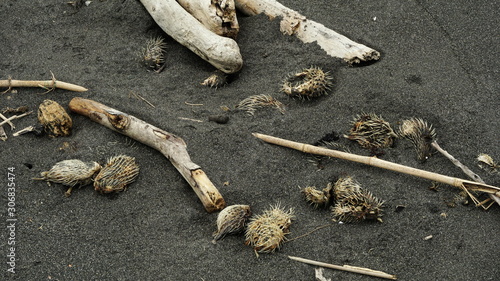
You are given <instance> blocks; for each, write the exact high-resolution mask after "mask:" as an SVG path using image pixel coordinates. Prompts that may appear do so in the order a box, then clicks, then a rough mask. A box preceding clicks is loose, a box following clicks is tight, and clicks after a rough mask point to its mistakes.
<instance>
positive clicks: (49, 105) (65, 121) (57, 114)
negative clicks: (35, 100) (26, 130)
mask: <svg viewBox="0 0 500 281" xmlns="http://www.w3.org/2000/svg"><path fill="white" fill-rule="evenodd" d="M38 121H40V123H41V124H42V125H43V127H44V129H45V132H46V133H47V134H49V135H50V136H51V137H60V136H69V135H70V134H71V129H72V127H73V121H72V120H71V117H69V115H68V113H67V112H66V110H64V108H63V107H62V106H60V105H59V104H58V103H57V102H55V101H52V100H44V101H43V102H42V104H40V107H39V108H38Z"/></svg>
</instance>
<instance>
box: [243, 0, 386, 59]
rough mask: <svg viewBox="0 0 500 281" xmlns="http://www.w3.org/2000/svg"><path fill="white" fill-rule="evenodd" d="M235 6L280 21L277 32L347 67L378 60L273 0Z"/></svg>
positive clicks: (372, 52)
mask: <svg viewBox="0 0 500 281" xmlns="http://www.w3.org/2000/svg"><path fill="white" fill-rule="evenodd" d="M235 3H236V7H237V8H238V9H239V10H240V11H242V12H244V13H245V14H247V15H257V14H261V13H264V14H265V15H267V16H268V17H269V18H270V19H274V18H276V17H280V18H281V22H280V30H281V32H283V33H285V34H287V35H295V36H296V37H297V38H299V39H300V40H301V41H302V42H304V43H312V42H316V43H317V44H318V45H319V46H320V47H321V48H323V50H325V51H326V53H327V54H328V55H330V56H332V57H336V58H341V59H343V60H345V61H346V62H348V63H349V64H353V63H360V62H364V61H371V60H378V59H379V58H380V53H379V52H377V51H376V50H374V49H371V48H369V47H367V46H365V45H362V44H359V43H356V42H354V41H352V40H350V39H349V38H347V37H345V36H344V35H342V34H339V33H337V32H335V31H333V30H331V29H329V28H327V27H325V26H324V25H322V24H320V23H317V22H315V21H312V20H310V19H307V18H306V17H305V16H303V15H301V14H299V13H298V12H296V11H294V10H292V9H290V8H287V7H285V6H283V5H282V4H280V3H279V2H278V1H275V0H235Z"/></svg>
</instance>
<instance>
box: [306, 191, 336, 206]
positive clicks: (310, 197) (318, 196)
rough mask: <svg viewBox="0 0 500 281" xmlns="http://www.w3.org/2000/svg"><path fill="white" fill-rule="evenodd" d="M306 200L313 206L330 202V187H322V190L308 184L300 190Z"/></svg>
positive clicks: (325, 204) (326, 204)
mask: <svg viewBox="0 0 500 281" xmlns="http://www.w3.org/2000/svg"><path fill="white" fill-rule="evenodd" d="M301 191H302V193H303V194H304V196H305V199H306V201H307V202H309V203H310V204H311V205H313V206H314V207H315V208H318V207H319V206H322V207H325V206H328V204H329V203H330V197H331V195H330V189H328V188H324V189H323V190H318V189H316V187H315V186H308V187H306V188H304V189H302V190H301Z"/></svg>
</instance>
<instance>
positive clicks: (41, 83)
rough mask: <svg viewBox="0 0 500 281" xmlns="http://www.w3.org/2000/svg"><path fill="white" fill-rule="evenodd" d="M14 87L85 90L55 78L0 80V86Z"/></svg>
mask: <svg viewBox="0 0 500 281" xmlns="http://www.w3.org/2000/svg"><path fill="white" fill-rule="evenodd" d="M16 87H40V88H43V89H46V90H47V89H54V88H59V89H64V90H68V91H73V92H85V91H87V89H86V88H84V87H82V86H78V85H75V84H71V83H66V82H62V81H59V80H55V79H53V80H14V79H8V80H0V88H8V90H10V89H11V88H16ZM8 90H7V91H8Z"/></svg>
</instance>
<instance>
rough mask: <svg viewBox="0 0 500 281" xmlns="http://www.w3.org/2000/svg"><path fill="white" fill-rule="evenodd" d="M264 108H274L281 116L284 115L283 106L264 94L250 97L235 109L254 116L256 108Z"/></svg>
mask: <svg viewBox="0 0 500 281" xmlns="http://www.w3.org/2000/svg"><path fill="white" fill-rule="evenodd" d="M264 106H273V107H276V108H277V109H278V110H279V111H280V112H281V114H284V113H285V106H284V105H283V104H282V103H281V102H280V101H279V100H277V99H275V98H273V97H271V96H270V95H265V94H262V95H254V96H250V97H248V98H246V99H244V100H242V101H240V103H239V104H238V105H237V106H236V108H237V109H239V110H243V111H246V112H248V113H249V114H250V115H254V113H255V110H256V109H257V108H260V107H264Z"/></svg>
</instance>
